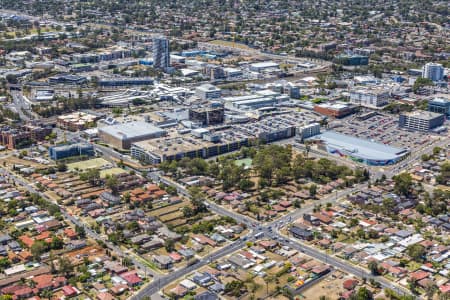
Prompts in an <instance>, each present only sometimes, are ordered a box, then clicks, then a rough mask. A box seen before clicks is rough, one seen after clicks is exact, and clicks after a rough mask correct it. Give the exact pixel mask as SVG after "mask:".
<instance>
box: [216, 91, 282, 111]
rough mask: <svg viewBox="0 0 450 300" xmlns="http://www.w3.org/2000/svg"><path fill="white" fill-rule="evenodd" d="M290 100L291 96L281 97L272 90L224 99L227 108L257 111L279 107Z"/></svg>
mask: <svg viewBox="0 0 450 300" xmlns="http://www.w3.org/2000/svg"><path fill="white" fill-rule="evenodd" d="M289 99H290V97H289V96H287V95H280V93H277V92H274V91H271V90H261V91H257V92H255V94H253V95H245V96H237V97H225V98H223V100H224V102H225V106H226V107H227V108H230V109H231V108H235V109H241V110H256V109H259V108H265V107H273V106H277V105H279V104H280V103H281V102H283V101H289Z"/></svg>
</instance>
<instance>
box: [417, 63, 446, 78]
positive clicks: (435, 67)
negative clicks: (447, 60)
mask: <svg viewBox="0 0 450 300" xmlns="http://www.w3.org/2000/svg"><path fill="white" fill-rule="evenodd" d="M422 77H423V78H428V79H431V80H432V81H442V80H443V79H444V67H443V66H442V65H441V64H436V63H427V64H425V65H424V66H423V69H422Z"/></svg>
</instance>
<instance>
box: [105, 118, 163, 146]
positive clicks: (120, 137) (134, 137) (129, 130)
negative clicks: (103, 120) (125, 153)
mask: <svg viewBox="0 0 450 300" xmlns="http://www.w3.org/2000/svg"><path fill="white" fill-rule="evenodd" d="M165 134H166V131H165V130H163V129H161V128H159V127H156V126H154V125H152V124H150V123H146V122H142V121H137V122H130V123H124V124H117V125H111V126H105V127H100V128H99V129H98V136H99V138H100V139H101V140H102V141H103V142H105V143H108V144H110V145H112V146H113V147H116V148H119V149H130V147H131V144H132V143H135V142H139V141H144V140H148V139H153V138H158V137H161V136H163V135H165Z"/></svg>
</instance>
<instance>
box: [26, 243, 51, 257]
mask: <svg viewBox="0 0 450 300" xmlns="http://www.w3.org/2000/svg"><path fill="white" fill-rule="evenodd" d="M30 251H31V254H32V255H33V257H34V259H36V260H40V258H41V255H42V254H44V253H45V252H46V251H47V244H46V243H45V242H44V241H35V242H34V243H33V245H32V246H31V248H30Z"/></svg>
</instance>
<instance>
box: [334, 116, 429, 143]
mask: <svg viewBox="0 0 450 300" xmlns="http://www.w3.org/2000/svg"><path fill="white" fill-rule="evenodd" d="M337 124H338V126H336V127H334V128H333V130H334V131H336V132H339V133H343V134H348V135H352V136H355V137H359V138H363V139H369V140H372V141H374V142H379V143H383V144H386V145H390V146H394V147H399V148H406V149H409V150H411V151H414V150H415V149H420V148H422V147H423V146H425V145H426V144H428V143H429V142H431V141H433V140H432V138H431V136H430V134H429V133H428V132H419V131H416V132H413V131H408V130H404V129H401V128H399V127H398V117H394V116H389V115H381V114H379V115H376V116H373V117H370V118H368V119H367V120H358V119H357V117H356V116H350V117H348V118H345V119H342V120H340V124H339V123H337Z"/></svg>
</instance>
